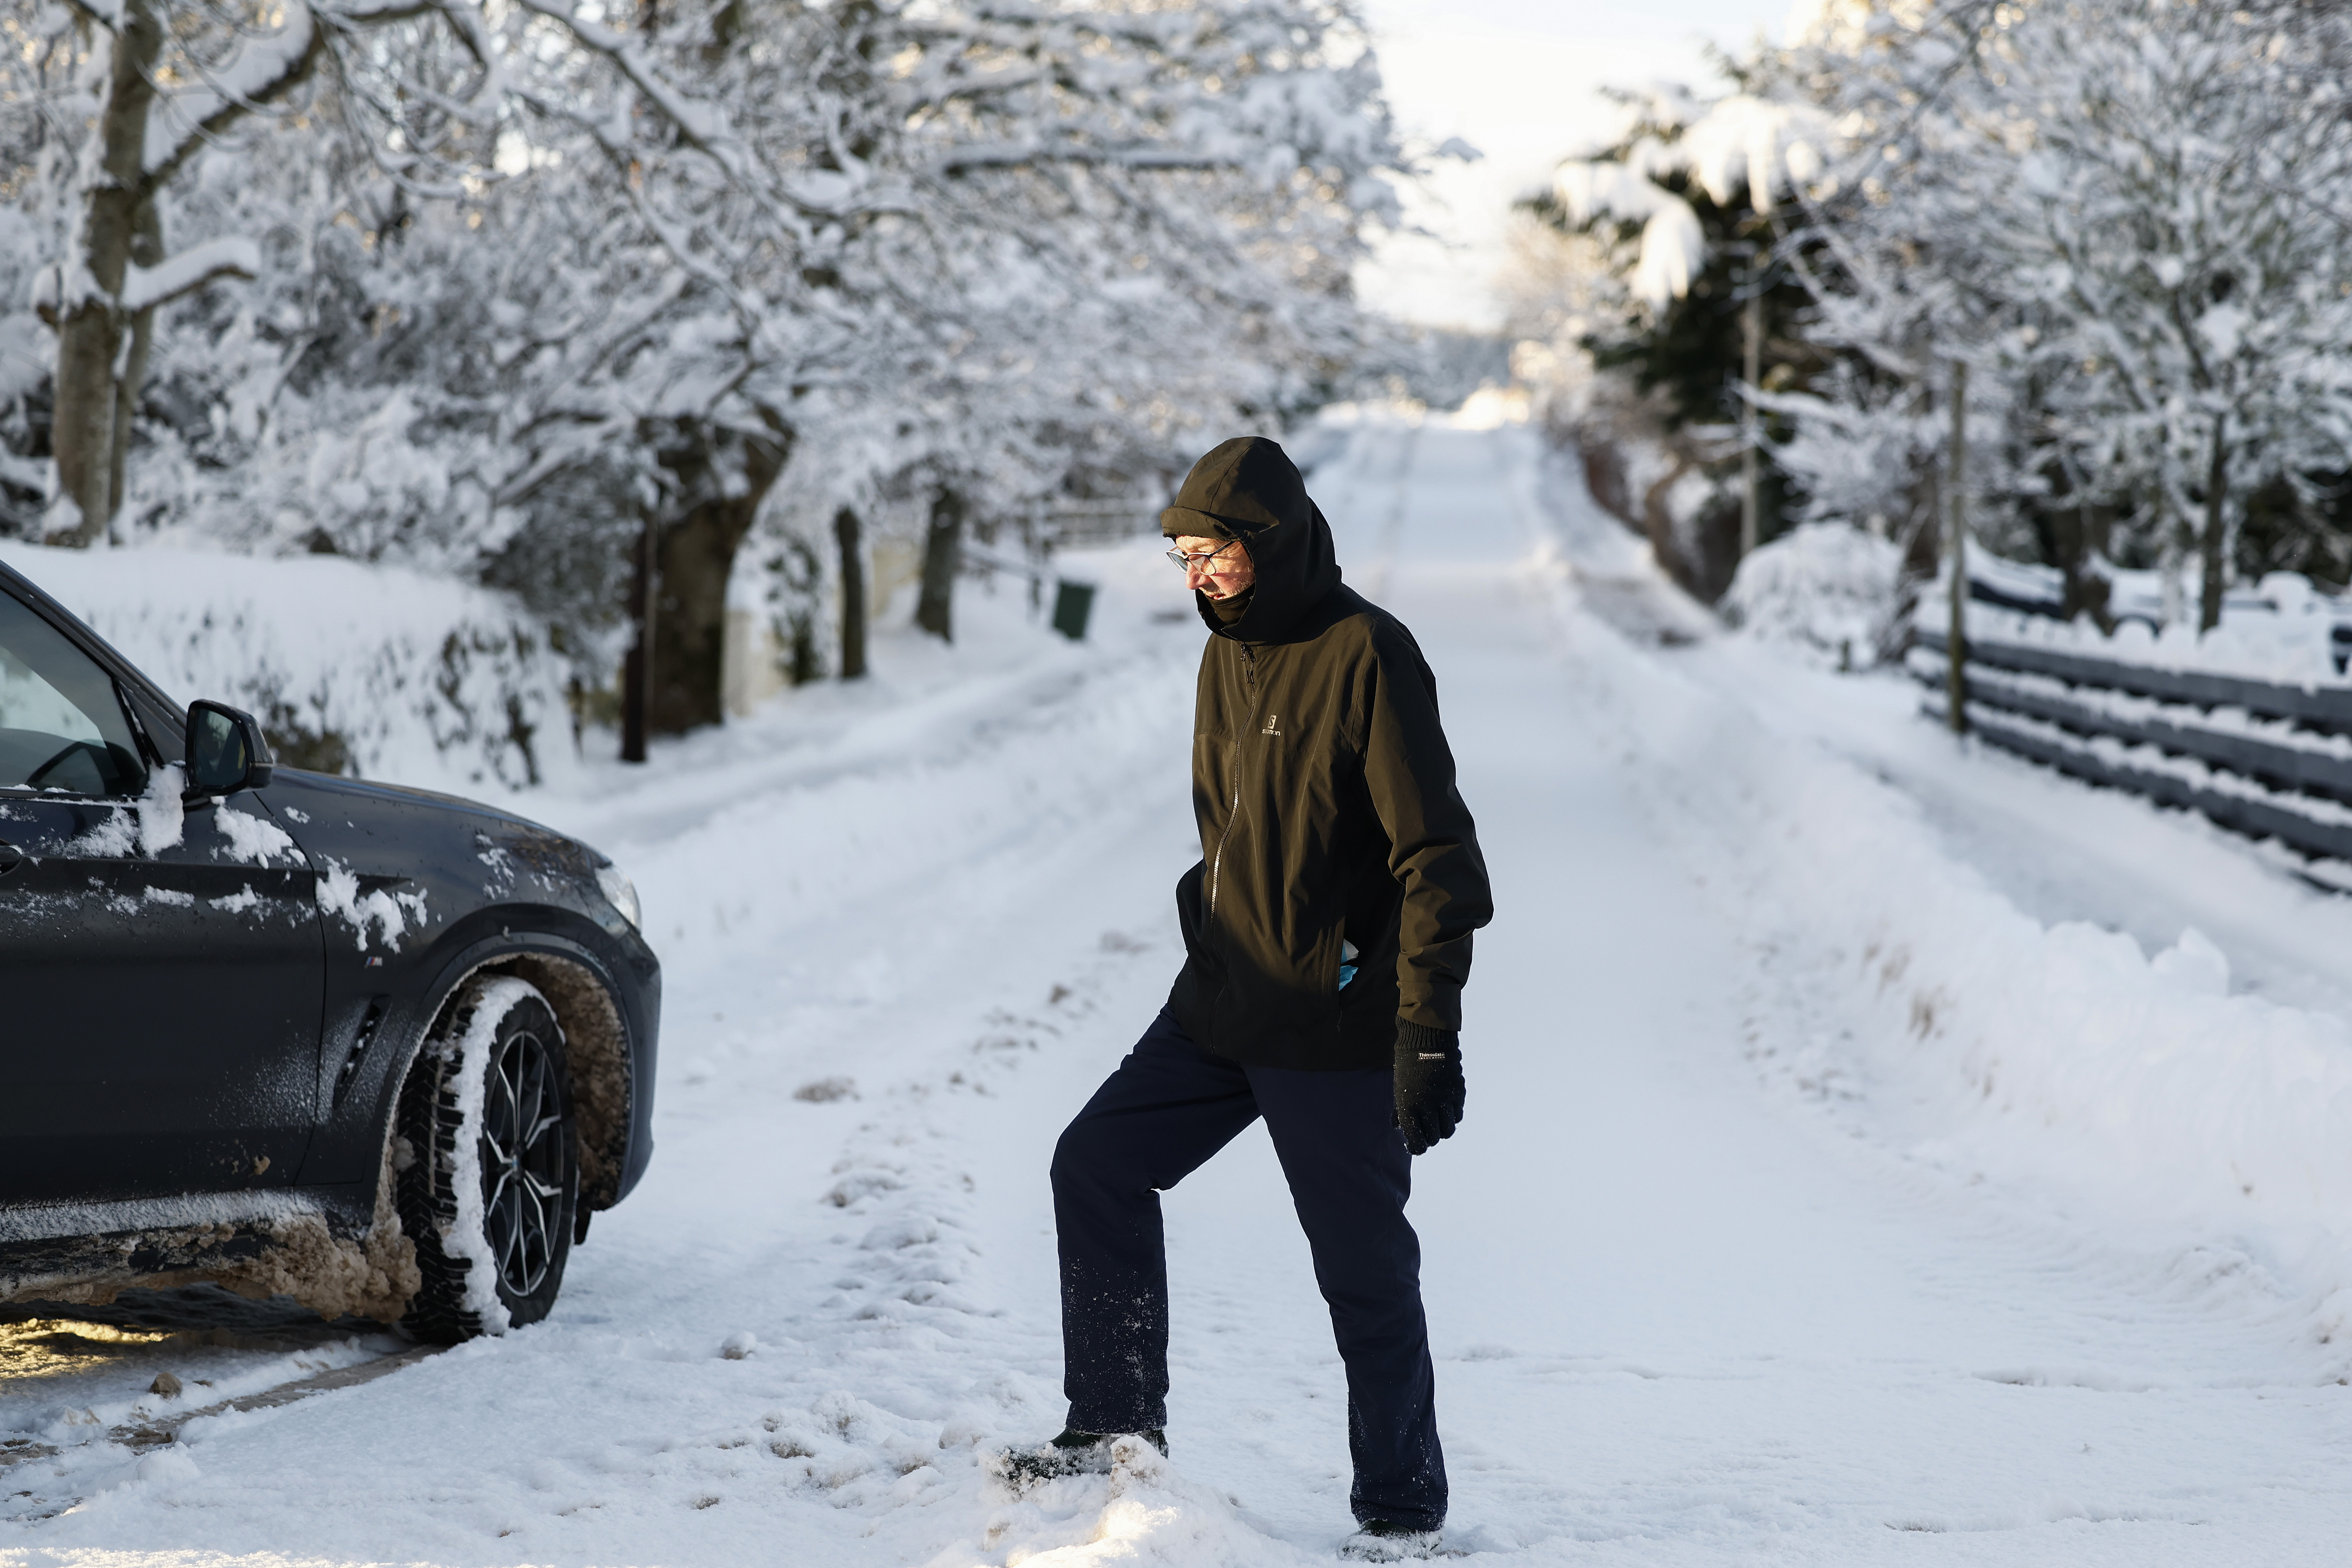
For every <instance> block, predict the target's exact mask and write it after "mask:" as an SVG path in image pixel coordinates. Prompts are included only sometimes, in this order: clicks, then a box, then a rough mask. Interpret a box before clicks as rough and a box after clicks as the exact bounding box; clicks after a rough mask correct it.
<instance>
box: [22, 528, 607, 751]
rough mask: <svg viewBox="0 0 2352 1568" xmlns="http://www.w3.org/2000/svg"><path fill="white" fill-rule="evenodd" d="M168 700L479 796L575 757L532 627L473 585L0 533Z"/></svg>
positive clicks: (394, 570)
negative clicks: (249, 717)
mask: <svg viewBox="0 0 2352 1568" xmlns="http://www.w3.org/2000/svg"><path fill="white" fill-rule="evenodd" d="M0 562H5V563H7V564H8V565H10V566H12V567H14V568H15V569H16V571H18V572H21V573H22V574H25V575H26V577H28V578H30V579H31V580H32V581H33V582H34V583H35V584H37V585H38V586H40V587H41V588H42V589H44V590H45V591H47V593H48V594H49V595H51V596H53V597H54V598H56V599H57V600H58V602H59V603H61V604H63V605H65V606H66V607H67V608H68V609H69V610H71V611H73V613H74V614H76V615H78V616H81V617H82V619H83V620H85V621H87V622H89V625H90V626H92V627H93V628H95V629H96V630H97V632H98V633H99V635H100V636H101V637H105V638H106V639H107V640H108V641H109V642H110V643H112V644H113V645H114V646H115V647H117V648H119V649H121V652H122V654H123V655H124V657H125V658H129V659H130V660H131V662H132V663H133V664H135V665H137V666H138V667H139V668H141V669H142V670H144V671H145V672H146V673H147V674H148V675H149V676H150V677H152V679H154V680H155V681H156V682H157V683H158V684H159V685H161V686H162V687H163V689H164V690H165V691H167V692H169V693H171V695H172V696H173V698H174V699H176V700H181V701H186V700H190V699H193V698H198V697H209V698H213V699H215V700H219V701H223V702H228V703H231V704H233V705H235V706H236V707H239V708H243V709H246V710H248V711H250V712H252V713H253V714H254V715H255V717H257V718H258V719H259V720H260V721H261V722H262V725H263V727H264V728H265V729H266V730H267V731H268V732H269V735H270V737H271V739H272V741H273V742H274V743H275V744H276V745H277V746H278V752H279V759H280V760H281V761H283V762H287V763H297V764H299V765H301V766H304V767H318V768H323V769H325V770H326V771H328V772H331V773H356V774H358V775H360V776H362V777H367V778H379V779H389V780H392V781H394V782H396V783H400V784H422V785H425V786H428V787H432V788H439V789H446V790H451V791H454V792H457V793H462V794H474V795H480V794H486V793H498V792H500V791H505V790H520V789H525V788H528V787H530V786H531V785H534V784H542V783H546V782H549V781H551V780H562V779H564V778H567V777H569V776H570V775H571V774H572V773H574V772H575V771H576V770H577V767H578V752H577V749H576V747H575V746H574V743H573V740H572V721H571V714H570V710H569V709H568V708H567V706H566V704H565V700H564V681H565V676H566V670H565V667H564V664H563V661H562V658H559V657H557V656H556V655H555V654H554V653H553V652H552V651H551V649H550V648H549V647H548V639H547V634H546V630H545V628H544V627H542V626H539V625H537V624H536V623H535V622H534V621H533V620H532V618H531V617H530V616H529V615H528V614H527V613H526V612H524V611H523V610H522V609H520V607H519V606H517V605H514V604H513V603H512V602H511V601H509V600H508V599H506V598H504V597H502V596H501V595H498V594H495V593H492V592H489V591H488V590H487V589H482V588H476V587H471V586H468V585H467V584H462V583H457V582H455V581H452V580H450V579H448V578H446V577H435V576H430V575H427V574H423V573H419V572H413V571H409V570H406V569H404V568H402V567H396V566H381V565H371V564H367V563H362V562H357V561H349V560H343V559H340V558H336V557H330V556H311V555H304V556H288V557H279V558H262V557H254V556H234V555H222V554H215V553H209V552H195V551H183V550H173V549H167V548H152V549H142V550H90V551H82V550H59V549H48V548H44V547H42V546H39V545H32V544H23V543H16V542H0Z"/></svg>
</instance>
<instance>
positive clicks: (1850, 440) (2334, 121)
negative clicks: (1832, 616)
mask: <svg viewBox="0 0 2352 1568" xmlns="http://www.w3.org/2000/svg"><path fill="white" fill-rule="evenodd" d="M2343 26H2344V23H2343V19H2342V18H2341V17H2340V16H2336V15H2334V14H2332V13H2331V12H2329V11H2328V10H2327V9H2326V8H2312V7H2304V6H2296V5H2267V6H2254V7H2252V8H2239V9H2233V10H2223V9H2221V8H2217V7H2211V6H2201V5H2177V4H2168V3H2165V0H2063V3H2053V4H2042V5H2003V4H1977V3H1975V0H1958V3H1948V4H1945V5H1937V6H1928V7H1922V8H1916V9H1913V8H1903V9H1899V10H1878V9H1874V8H1868V7H1864V6H1861V5H1853V6H1849V7H1843V8H1839V9H1836V10H1833V11H1832V12H1830V13H1828V14H1827V15H1825V16H1824V17H1823V18H1822V24H1821V25H1820V26H1817V28H1816V29H1815V31H1814V33H1813V35H1812V36H1811V37H1810V38H1809V39H1808V40H1807V41H1806V42H1804V43H1803V44H1802V45H1801V46H1800V47H1798V48H1796V49H1794V50H1792V51H1791V52H1790V54H1789V55H1788V56H1787V57H1786V58H1784V59H1783V60H1782V61H1781V62H1780V70H1779V80H1780V83H1781V84H1782V86H1783V88H1784V89H1786V90H1788V91H1790V92H1791V93H1795V94H1801V95H1803V96H1804V97H1805V98H1806V99H1807V100H1809V101H1811V102H1813V103H1815V104H1816V105H1817V106H1818V107H1820V108H1821V109H1822V110H1823V111H1824V112H1826V113H1828V114H1830V115H1832V116H1833V117H1834V121H1835V124H1836V126H1837V129H1838V132H1839V141H1838V143H1837V145H1836V147H1835V148H1834V149H1833V153H1832V158H1831V160H1830V161H1829V163H1827V165H1826V166H1825V168H1824V170H1823V171H1822V174H1821V175H1820V176H1819V177H1818V178H1816V179H1815V180H1813V181H1811V182H1808V183H1807V184H1805V186H1804V187H1803V188H1804V189H1805V190H1806V191H1807V193H1808V194H1809V195H1810V197H1811V213H1812V216H1813V217H1814V219H1815V222H1814V223H1813V225H1812V226H1811V227H1810V228H1809V229H1808V230H1807V231H1806V235H1807V238H1808V239H1809V240H1810V241H1811V242H1812V243H1815V244H1817V245H1819V246H1820V247H1822V249H1823V250H1825V251H1826V252H1828V253H1830V254H1832V255H1833V256H1834V257H1835V258H1836V261H1837V264H1838V265H1837V269H1836V271H1835V273H1834V275H1833V276H1832V275H1831V274H1829V273H1828V272H1825V271H1817V272H1815V273H1814V274H1813V275H1812V276H1813V279H1814V281H1815V284H1816V289H1815V292H1816V294H1817V296H1818V299H1819V301H1820V306H1821V327H1820V329H1819V330H1820V331H1821V332H1822V336H1823V338H1824V340H1825V341H1827V342H1831V343H1833V344H1836V345H1839V346H1842V347H1849V348H1851V349H1853V351H1855V352H1856V353H1859V354H1860V356H1861V357H1862V360H1863V362H1864V363H1865V364H1867V365H1868V366H1870V367H1872V370H1873V371H1874V374H1871V375H1867V376H1863V377H1859V378H1856V379H1855V380H1854V381H1853V383H1852V384H1849V385H1847V386H1845V387H1843V388H1838V389H1832V395H1828V396H1824V397H1822V398H1821V399H1820V400H1819V401H1817V402H1815V403H1813V404H1811V405H1806V404H1804V403H1802V402H1794V403H1790V404H1789V405H1787V406H1788V407H1789V408H1790V412H1791V414H1792V415H1793V416H1795V417H1796V418H1797V420H1798V423H1799V425H1800V426H1801V428H1803V429H1804V430H1806V431H1807V432H1808V437H1807V438H1806V439H1804V440H1803V441H1802V442H1801V445H1800V446H1798V447H1795V448H1792V449H1791V450H1790V453H1789V454H1788V457H1789V459H1790V461H1791V463H1792V464H1793V465H1795V466H1796V467H1798V468H1800V469H1801V470H1802V471H1803V473H1804V477H1805V479H1806V482H1807V485H1808V488H1809V489H1811V492H1812V496H1813V500H1814V504H1815V506H1816V508H1817V509H1820V510H1823V511H1832V510H1844V511H1845V514H1846V515H1850V516H1851V515H1854V514H1855V512H1854V510H1853V509H1856V508H1858V506H1859V505H1861V504H1866V502H1865V500H1864V495H1863V494H1862V492H1864V491H1865V490H1866V489H1868V488H1869V485H1868V479H1867V476H1866V475H1865V474H1863V473H1860V472H1857V471H1855V470H1856V465H1855V463H1854V453H1855V452H1856V451H1857V450H1859V449H1864V448H1869V449H1874V450H1876V451H1878V452H1882V453H1885V455H1886V456H1887V457H1889V458H1895V459H1898V460H1895V461H1889V462H1886V463H1884V464H1881V465H1877V466H1876V467H1877V471H1878V472H1879V473H1880V475H1881V479H1880V480H1879V483H1880V485H1881V488H1882V489H1896V488H1900V487H1902V486H1903V485H1904V483H1905V480H1904V479H1902V478H1901V476H1902V475H1903V474H1904V472H1905V470H1906V468H1908V469H1909V470H1910V471H1911V472H1913V473H1916V470H1917V466H1918V459H1919V458H1920V457H1921V456H1922V455H1923V453H1922V447H1923V445H1925V446H1927V447H1928V449H1929V450H1932V442H1929V443H1923V442H1922V440H1921V438H1920V437H1921V434H1922V432H1923V430H1932V429H1933V428H1934V426H1935V423H1936V422H1935V421H1934V420H1932V419H1924V420H1923V417H1922V416H1923V407H1922V405H1923V404H1924V403H1925V401H1926V400H1927V395H1930V394H1931V393H1932V390H1933V389H1934V388H1935V387H1937V386H1938V385H1940V384H1941V382H1942V379H1943V376H1942V374H1941V372H1940V369H1939V366H1940V364H1942V363H1948V362H1949V361H1950V360H1952V359H1955V358H1958V359H1965V360H1967V361H1968V362H1969V364H1970V365H1971V366H1972V367H1973V368H1974V369H1975V371H1976V372H1977V374H1976V375H1975V376H1974V378H1973V385H1974V387H1975V388H1976V390H1975V392H1974V393H1973V394H1972V395H1971V411H1970V412H1971V427H1972V432H1981V434H1979V435H1978V436H1977V438H1976V439H1974V440H1973V441H1972V447H1974V448H1976V449H1979V450H1981V451H1982V452H1983V453H1984V454H1985V460H1984V461H1983V462H1982V463H1976V462H1972V464H1971V470H1970V473H1969V476H1968V484H1969V490H1970V492H1971V494H1972V496H1974V497H1976V498H1977V499H1978V500H1979V501H1984V500H1990V501H1991V502H1993V503H1994V504H1993V505H1992V506H1991V507H1990V508H1984V507H1980V508H1979V510H1980V511H1987V510H1989V511H1990V513H1991V515H1992V518H1993V521H1995V523H1996V526H1998V525H1999V523H2000V522H2001V521H2003V520H2007V519H2015V518H2023V517H2033V518H2037V519H2039V520H2040V521H2042V524H2043V526H2044V527H2045V528H2054V527H2057V526H2059V525H2062V524H2063V526H2064V527H2065V528H2066V529H2067V530H2068V532H2067V534H2066V536H2063V537H2058V538H2054V539H2053V540H2052V541H2051V542H2052V543H2053V545H2054V546H2055V548H2054V549H2053V551H2052V553H2054V554H2057V555H2058V556H2059V557H2060V558H2061V563H2063V564H2065V565H2067V566H2068V567H2069V568H2070V571H2071V573H2072V574H2074V575H2076V576H2078V577H2079V576H2081V575H2084V574H2095V571H2096V562H2095V553H2096V552H2097V551H2098V550H2099V548H2100V547H2101V545H2102V543H2103V541H2102V540H2100V539H2099V538H2098V535H2099V534H2100V533H2101V532H2102V531H2104V530H2105V520H2106V519H2108V518H2110V517H2114V518H2116V519H2119V520H2120V521H2119V523H2118V526H2119V528H2120V530H2121V531H2122V535H2123V537H2122V538H2121V539H2119V540H2117V541H2116V543H2118V544H2121V545H2125V546H2127V547H2137V550H2138V551H2139V552H2143V553H2145V554H2149V555H2153V556H2156V557H2158V558H2160V559H2164V560H2166V561H2168V562H2170V563H2178V562H2179V558H2180V555H2181V553H2182V551H2183V549H2184V547H2185V545H2186V543H2187V542H2189V540H2190V539H2191V537H2192V536H2193V537H2194V538H2195V539H2196V540H2197V541H2198V542H2200V545H2201V550H2200V553H2201V556H2202V560H2203V566H2204V570H2203V571H2202V573H2201V576H2202V579H2203V603H2202V605H2201V606H2200V609H2201V615H2200V619H2201V621H2202V622H2203V624H2204V625H2206V626H2211V625H2213V624H2215V623H2216V621H2217V620H2218V617H2219V614H2220V607H2221V589H2222V586H2223V583H2224V579H2225V577H2226V574H2227V570H2228V566H2229V563H2230V560H2231V538H2232V535H2233V533H2234V531H2235V529H2236V528H2237V525H2238V523H2239V521H2241V520H2242V517H2243V515H2244V511H2245V507H2246V503H2247V499H2248V497H2249V496H2251V495H2252V494H2253V493H2255V492H2257V491H2260V490H2262V489H2265V488H2266V487H2270V486H2273V485H2275V484H2279V483H2286V484H2289V485H2290V486H2294V485H2303V484H2307V483H2308V479H2309V476H2311V475H2313V474H2315V473H2318V472H2336V471H2340V470H2342V469H2343V468H2345V467H2347V451H2352V448H2347V434H2352V417H2348V416H2352V403H2347V396H2352V381H2347V374H2352V363H2347V358H2346V354H2345V350H2344V344H2345V343H2346V342H2347V341H2352V334H2347V329H2348V328H2352V264H2347V259H2346V256H2345V250H2344V246H2343V244H2342V238H2343V230H2342V228H2341V227H2340V226H2338V225H2337V224H2336V223H2335V222H2333V221H2331V220H2330V219H2329V218H2328V217H2327V216H2326V215H2327V214H2328V213H2329V212H2330V211H2331V210H2332V209H2334V208H2339V207H2342V206H2344V205H2352V204H2347V203H2346V200H2345V198H2346V194H2347V192H2352V138H2347V133H2346V116H2345V114H2344V111H2343V110H2344V104H2343V98H2344V90H2345V89H2344V88H2343V86H2342V82H2343V75H2342V72H2341V70H2340V68H2338V67H2339V65H2340V63H2341V60H2342V58H2343V36H2342V29H2343ZM1985 437H1991V438H1990V439H1987V438H1985ZM1906 455H1907V456H1908V457H1909V458H1911V459H1912V460H1911V461H1910V462H1909V463H1908V464H1906V463H1904V462H1902V461H1900V460H1899V459H1900V458H1902V457H1904V456H1906ZM2094 517H2095V519H2096V520H2097V521H2095V522H2093V521H2086V519H2090V518H2094ZM2082 596H2083V597H2085V598H2095V595H2087V594H2086V595H2082Z"/></svg>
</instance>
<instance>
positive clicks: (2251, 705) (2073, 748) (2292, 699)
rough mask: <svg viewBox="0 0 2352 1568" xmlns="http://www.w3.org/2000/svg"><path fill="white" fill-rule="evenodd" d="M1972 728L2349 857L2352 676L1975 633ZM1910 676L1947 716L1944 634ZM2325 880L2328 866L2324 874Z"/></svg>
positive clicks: (1920, 653) (1933, 709)
mask: <svg viewBox="0 0 2352 1568" xmlns="http://www.w3.org/2000/svg"><path fill="white" fill-rule="evenodd" d="M1967 656H1968V657H1967V666H1966V671H1965V678H1966V688H1967V699H1966V701H1967V709H1966V711H1967V715H1968V721H1969V729H1970V730H1972V731H1974V732H1975V733H1976V735H1977V737H1978V738H1979V740H1981V741H1983V742H1985V743H1986V744H1987V745H1991V746H1999V747H2000V748H2001V749H2002V750H2004V751H2008V752H2015V753H2016V754H2018V755H2019V756H2021V757H2026V758H2029V759H2031V760H2032V761H2033V762H2036V763H2042V764H2043V765H2044V766H2047V767H2053V768H2055V769H2057V770H2058V771H2059V772H2061V773H2069V774H2072V775H2073V776H2074V777H2075V778H2079V779H2084V780H2087V781H2088V782H2090V783H2092V784H2105V785H2107V786H2109V787H2111V788H2115V789H2122V790H2129V791H2131V792H2132V793H2133V794H2135V795H2146V796H2147V797H2148V798H2150V799H2152V800H2156V801H2159V802H2161V803H2162V804H2164V805H2171V806H2179V807H2182V808H2184V809H2186V810H2189V811H2195V812H2199V813H2200V814H2202V815H2203V816H2207V817H2209V818H2210V819H2211V820H2212V821H2214V822H2215V823H2218V824H2219V825H2221V826H2223V827H2226V828H2229V829H2231V830H2232V831H2233V832H2238V833H2242V834H2245V835H2246V836H2247V837H2252V838H2273V839H2276V840H2278V841H2279V842H2280V843H2281V844H2283V845H2285V846H2287V847H2290V848H2292V849H2294V850H2296V851H2298V852H2300V853H2302V854H2304V855H2307V856H2316V857H2324V858H2329V859H2334V860H2342V861H2347V862H2352V686H2321V685H2311V686H2290V685H2286V684H2284V683H2280V682H2276V681H2267V680H2256V679H2247V678H2244V677H2240V676H2229V675H2212V674H2207V673H2204V672H2201V671H2193V670H2179V669H2162V668H2155V667H2152V666H2148V665H2142V664H2131V663H2126V662H2125V661H2123V660H2120V659H2113V658H2098V657H2095V656H2093V655H2088V654H2081V653H2073V652H2066V651H2062V650H2060V649H2056V648H2049V647H2035V646H2033V645H2032V644H2026V643H2013V642H2003V641H2000V640H1998V639H1990V638H1978V637H1971V638H1970V639H1969V644H1968V648H1967ZM1907 668H1908V669H1909V671H1910V674H1911V675H1912V677H1913V679H1916V680H1917V681H1919V682H1920V684H1921V685H1923V686H1925V687H1927V689H1928V692H1927V697H1926V698H1925V699H1924V700H1923V702H1922V707H1923V708H1924V709H1925V710H1927V712H1929V713H1931V714H1933V715H1934V716H1935V717H1937V719H1942V718H1943V717H1944V716H1945V699H1944V690H1943V688H1944V678H1945V659H1944V638H1943V637H1942V635H1941V634H1939V633H1935V632H1929V631H1927V630H1925V629H1922V630H1921V632H1920V633H1919V636H1918V640H1917V643H1916V647H1915V648H1914V650H1913V652H1912V654H1911V657H1910V659H1909V662H1908V667H1907ZM2332 880H2333V879H2331V881H2332Z"/></svg>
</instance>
